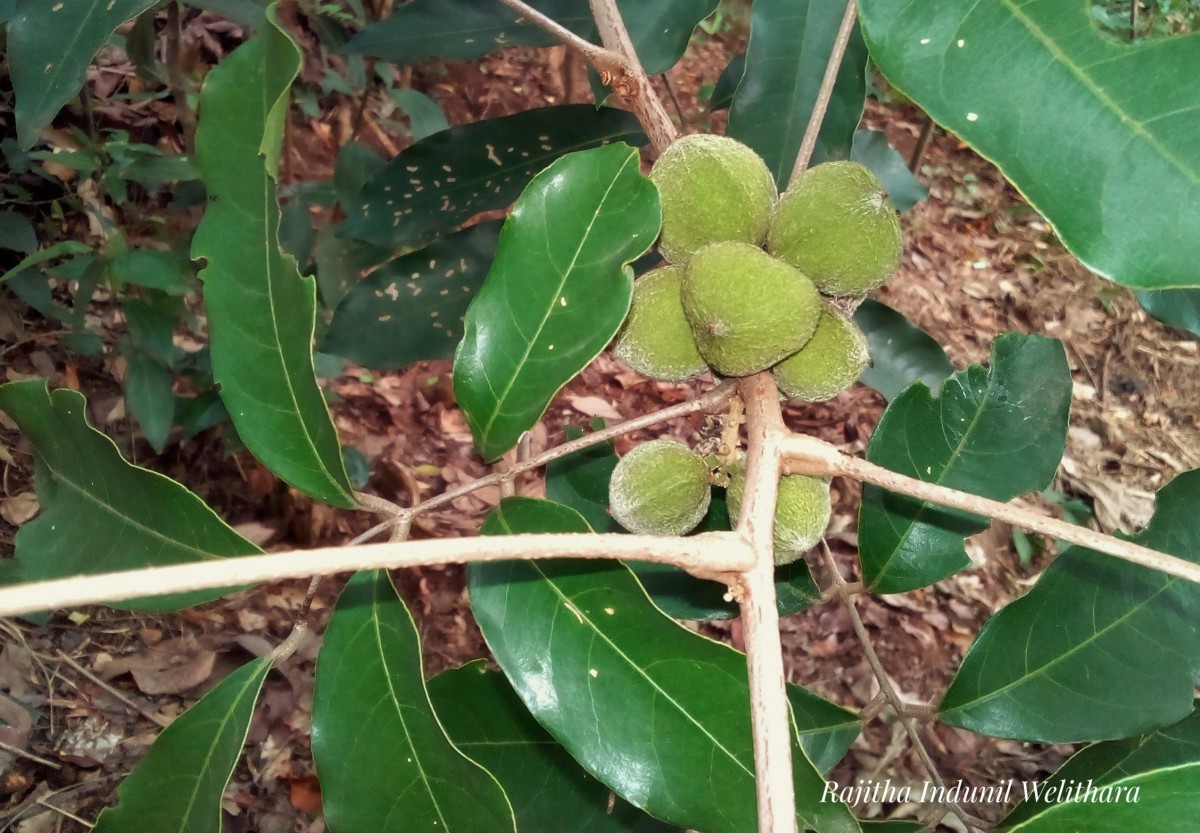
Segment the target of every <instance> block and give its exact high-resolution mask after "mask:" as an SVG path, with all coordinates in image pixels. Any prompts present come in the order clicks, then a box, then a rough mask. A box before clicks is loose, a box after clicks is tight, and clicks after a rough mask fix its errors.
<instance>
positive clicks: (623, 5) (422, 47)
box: [346, 0, 717, 75]
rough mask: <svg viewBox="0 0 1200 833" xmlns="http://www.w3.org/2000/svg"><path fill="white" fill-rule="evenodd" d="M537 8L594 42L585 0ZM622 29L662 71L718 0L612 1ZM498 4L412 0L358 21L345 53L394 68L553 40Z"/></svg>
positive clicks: (546, 0)
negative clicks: (380, 16) (370, 19)
mask: <svg viewBox="0 0 1200 833" xmlns="http://www.w3.org/2000/svg"><path fill="white" fill-rule="evenodd" d="M530 5H531V6H533V7H534V8H535V9H537V10H538V11H540V12H542V13H543V14H546V15H548V16H549V17H551V18H553V19H554V20H555V21H557V22H558V23H560V24H562V25H563V26H566V27H567V28H568V29H570V30H571V31H573V32H575V33H576V34H577V35H580V36H581V37H584V38H589V39H592V40H595V26H594V24H593V22H592V15H591V12H590V11H589V9H588V4H587V2H586V0H533V2H531V3H530ZM617 6H618V7H619V9H620V11H621V13H622V16H623V17H624V19H625V22H626V25H627V26H628V28H629V35H630V37H631V38H632V40H633V44H634V47H635V49H636V50H637V53H638V58H639V59H640V60H641V63H642V66H643V67H645V69H646V72H648V73H649V74H651V75H657V74H658V73H661V72H666V71H667V70H668V69H670V68H671V67H672V66H674V65H675V62H676V61H678V60H679V59H680V58H681V57H683V53H684V51H685V50H686V49H687V44H688V40H689V39H690V37H691V35H692V30H693V29H695V28H696V24H697V23H699V22H700V21H701V20H703V19H704V18H706V17H708V16H709V15H710V14H712V13H713V11H714V10H715V9H716V8H717V0H618V2H617ZM518 19H519V16H518V15H517V13H516V12H513V11H512V10H510V9H508V8H506V7H505V6H502V5H500V4H498V3H480V2H477V0H415V2H412V3H408V4H406V5H404V6H399V7H397V8H396V9H395V10H394V11H393V12H392V14H391V16H389V17H387V18H386V19H384V20H381V21H380V22H378V23H373V24H371V25H369V26H367V27H365V28H364V29H363V30H362V31H361V32H359V34H358V35H357V36H355V38H354V39H353V40H352V41H350V44H349V45H348V46H347V47H346V51H347V52H350V53H355V54H360V55H373V56H375V57H377V58H383V59H384V60H386V61H390V62H392V63H394V64H400V65H401V66H403V65H406V64H412V63H415V62H417V61H420V60H422V59H425V58H442V59H445V60H456V61H465V60H471V59H474V58H479V57H482V56H483V55H486V54H487V53H489V52H491V51H493V50H496V49H501V48H503V47H506V46H517V45H520V46H552V45H554V44H555V43H557V42H558V41H557V40H556V39H555V37H554V36H553V35H550V34H548V33H547V32H546V31H544V30H543V29H541V28H540V27H538V26H535V25H533V24H531V23H528V22H524V21H522V22H518Z"/></svg>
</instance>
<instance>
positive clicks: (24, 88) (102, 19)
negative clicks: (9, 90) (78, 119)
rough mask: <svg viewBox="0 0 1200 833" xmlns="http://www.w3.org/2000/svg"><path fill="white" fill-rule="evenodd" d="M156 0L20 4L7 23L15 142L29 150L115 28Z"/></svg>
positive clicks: (35, 0) (28, 0)
mask: <svg viewBox="0 0 1200 833" xmlns="http://www.w3.org/2000/svg"><path fill="white" fill-rule="evenodd" d="M155 2H157V0H106V2H103V3H98V2H90V0H61V2H49V0H20V2H19V3H18V4H17V13H16V16H15V17H13V19H12V20H11V21H9V24H8V66H9V70H10V71H11V73H12V85H13V91H14V92H15V93H16V97H17V101H16V106H15V107H14V115H15V116H16V120H17V139H18V141H19V142H20V145H21V148H22V149H24V150H28V149H29V148H31V147H33V145H34V144H35V143H36V142H37V140H38V136H39V135H40V134H41V132H42V129H43V128H45V127H46V126H47V125H49V124H50V122H51V121H52V120H53V119H54V116H55V114H57V113H58V111H59V109H60V108H61V107H62V106H63V105H64V104H66V103H67V102H68V101H70V100H71V98H72V96H74V95H75V94H76V93H77V92H79V89H80V88H81V87H82V86H83V82H84V78H85V76H86V75H87V68H88V64H90V63H91V62H92V58H94V57H95V56H96V53H97V52H99V51H100V47H102V46H103V45H104V43H105V41H107V40H108V39H109V37H111V36H112V33H113V32H115V31H116V29H117V27H118V26H120V25H121V24H122V23H124V22H125V21H126V20H129V19H130V18H132V17H137V16H138V15H139V14H141V13H142V12H144V11H145V10H146V9H148V8H150V7H151V6H153V5H154V4H155Z"/></svg>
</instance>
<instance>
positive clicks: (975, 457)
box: [858, 333, 1071, 593]
mask: <svg viewBox="0 0 1200 833" xmlns="http://www.w3.org/2000/svg"><path fill="white" fill-rule="evenodd" d="M1070 408H1071V370H1070V368H1069V367H1067V355H1066V352H1065V351H1064V350H1063V346H1062V342H1060V341H1058V340H1057V339H1049V338H1044V337H1042V336H1026V335H1020V334H1018V333H1007V334H1005V335H1002V336H1000V337H999V338H997V339H996V340H995V342H993V344H992V360H991V367H990V369H989V370H984V369H983V368H982V367H980V366H979V365H972V366H971V367H969V368H967V369H966V370H963V371H960V372H958V373H955V374H954V375H953V376H951V377H950V378H949V379H947V380H946V381H945V382H944V383H943V384H942V387H941V391H940V393H939V395H938V397H937V398H936V399H935V398H934V397H933V394H932V393H931V392H930V390H929V388H927V387H925V386H924V385H910V386H909V387H908V388H906V389H905V391H904V392H903V393H902V394H900V395H899V396H898V397H896V398H895V399H894V400H892V404H890V405H889V406H888V408H887V410H886V411H884V414H883V418H882V419H880V420H879V425H878V426H876V428H875V433H874V434H873V435H872V436H871V443H870V445H869V446H868V447H867V459H868V460H870V461H871V462H873V463H877V464H879V465H881V466H883V467H884V468H887V469H891V470H892V471H897V472H900V473H901V474H907V475H908V476H910V477H915V478H917V479H919V480H924V481H926V482H928V483H938V484H940V485H942V486H948V487H950V488H952V489H959V490H961V491H964V492H970V493H972V494H976V495H982V496H983V497H988V498H992V499H993V500H1011V499H1012V498H1014V497H1016V496H1017V495H1023V494H1025V493H1027V492H1032V491H1035V490H1037V489H1044V488H1045V487H1046V486H1047V485H1049V483H1050V479H1051V478H1052V477H1053V476H1054V472H1055V471H1056V470H1057V468H1058V463H1059V461H1060V460H1061V459H1062V454H1063V449H1064V448H1065V447H1066V441H1067V417H1068V414H1069V411H1070ZM862 494H863V498H862V508H861V509H860V510H859V515H858V545H859V552H860V555H861V558H862V566H863V580H864V581H866V582H867V584H868V585H870V586H871V587H872V588H873V589H874V590H876V591H877V592H879V593H902V592H904V591H906V590H913V589H915V588H917V587H924V586H925V585H928V584H932V583H933V582H935V581H939V580H941V579H943V578H945V577H946V576H949V575H952V574H953V573H956V572H958V571H959V570H961V569H962V568H963V567H966V566H967V565H968V564H969V563H970V560H969V559H968V558H967V553H966V549H965V548H964V546H963V539H964V538H965V537H966V536H967V535H973V534H974V533H976V532H980V531H982V530H984V529H987V527H988V521H987V519H986V518H981V517H979V516H977V515H971V514H968V513H964V512H959V511H956V510H950V509H944V508H941V507H938V506H936V505H934V504H931V503H926V502H924V501H921V500H917V499H915V498H911V497H906V496H903V495H898V494H894V493H892V492H888V491H885V490H883V489H880V488H878V487H876V486H870V485H866V484H864V485H863V492H862Z"/></svg>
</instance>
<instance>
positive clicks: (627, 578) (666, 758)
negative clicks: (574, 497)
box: [468, 498, 858, 833]
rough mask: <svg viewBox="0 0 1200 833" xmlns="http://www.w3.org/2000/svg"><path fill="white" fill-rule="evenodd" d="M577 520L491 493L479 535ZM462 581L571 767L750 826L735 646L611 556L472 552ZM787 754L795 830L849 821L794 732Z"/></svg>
mask: <svg viewBox="0 0 1200 833" xmlns="http://www.w3.org/2000/svg"><path fill="white" fill-rule="evenodd" d="M586 529H587V524H586V522H585V521H584V520H583V518H582V516H580V515H578V513H575V512H573V511H572V510H570V509H568V508H566V507H562V506H558V505H556V504H553V503H550V502H549V501H538V500H534V499H532V498H508V499H506V500H504V501H502V502H501V504H500V506H499V507H497V508H496V509H495V510H493V511H492V513H491V514H490V515H489V516H488V518H487V520H486V521H485V523H484V527H483V531H484V532H485V533H487V534H508V533H514V532H567V531H585V530H586ZM468 587H469V590H470V595H471V608H472V611H473V612H474V613H475V617H476V620H477V621H478V622H479V626H480V628H481V629H482V630H483V634H484V638H485V639H486V640H487V642H488V646H489V647H490V648H491V649H492V653H493V655H494V656H495V657H496V661H497V662H498V663H499V664H500V667H501V668H502V669H504V673H505V674H506V675H508V678H509V680H510V681H511V682H512V683H513V687H514V688H515V689H516V691H517V693H518V694H519V695H520V697H521V699H522V700H523V701H524V702H525V705H526V707H527V708H529V710H530V711H531V712H532V713H533V716H534V717H536V718H537V720H538V722H539V723H541V724H542V725H543V726H545V727H546V729H547V730H549V732H550V733H551V734H552V735H554V736H555V738H557V739H558V741H559V742H560V743H562V744H563V746H565V747H566V748H567V750H568V751H569V752H570V753H571V755H572V757H574V758H575V760H577V761H579V763H581V764H582V765H583V767H584V768H585V769H587V770H588V771H589V772H591V773H592V774H593V775H594V776H596V777H597V778H599V779H600V780H601V781H603V782H604V783H606V784H608V785H609V786H610V787H612V788H613V790H615V791H616V792H617V794H618V795H620V796H621V797H622V798H624V799H626V800H627V801H629V802H630V803H632V804H634V805H636V806H638V807H641V808H642V809H643V810H645V811H646V812H648V813H650V814H651V815H653V816H655V817H656V818H660V819H662V820H664V821H666V822H668V823H670V824H674V825H678V826H680V827H687V828H695V829H699V830H703V831H706V833H744V831H746V830H753V829H755V825H756V809H755V787H754V761H753V752H752V748H751V735H750V714H749V705H750V698H749V689H748V682H747V678H746V665H745V657H744V656H743V655H741V654H739V653H738V652H736V651H734V650H733V649H732V648H729V647H728V646H726V645H722V644H720V643H717V642H714V641H712V640H710V639H707V638H705V637H703V636H700V635H699V634H696V633H694V632H692V631H690V630H688V629H686V628H684V627H682V626H680V625H678V624H677V623H676V622H674V620H672V619H670V618H669V617H667V616H665V615H664V614H663V613H662V612H661V611H659V610H658V609H657V608H655V607H654V605H653V604H652V603H651V602H650V600H649V598H648V597H647V596H646V593H645V591H643V590H642V588H641V586H640V585H639V584H638V583H637V581H636V580H635V579H634V577H633V575H632V573H630V572H629V570H628V569H627V568H625V567H623V566H621V565H619V564H606V563H598V562H580V561H560V560H547V561H507V562H495V563H486V564H483V563H477V564H472V565H470V567H469V569H468ZM839 711H840V710H839ZM792 728H793V732H795V724H793V727H792ZM842 728H844V727H842ZM793 758H794V763H795V784H796V795H797V819H798V821H799V823H800V826H801V829H806V828H812V829H814V830H818V831H841V830H846V831H855V830H857V829H858V825H857V823H856V822H855V820H854V818H853V816H851V815H850V813H849V811H848V810H847V809H846V807H845V806H844V805H842V804H839V803H836V802H826V803H822V802H821V801H820V800H819V799H820V797H821V792H822V789H823V787H824V783H823V781H822V779H821V776H820V775H819V774H818V772H817V770H816V769H815V768H814V767H813V764H812V763H811V761H810V760H809V759H808V757H807V756H806V755H805V754H804V753H803V752H802V751H801V748H800V746H799V745H798V744H797V745H796V746H794V747H793Z"/></svg>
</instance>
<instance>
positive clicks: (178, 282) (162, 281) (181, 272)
mask: <svg viewBox="0 0 1200 833" xmlns="http://www.w3.org/2000/svg"><path fill="white" fill-rule="evenodd" d="M191 274H192V270H191V268H190V267H189V266H188V264H187V263H186V261H183V260H181V259H180V258H178V257H176V256H175V255H173V254H170V253H169V252H159V251H155V250H153V249H131V250H130V251H127V252H124V253H122V254H119V255H117V256H116V257H114V258H113V259H112V260H110V261H109V262H108V275H109V279H110V280H114V281H118V282H120V283H122V284H133V285H135V286H144V287H146V288H147V289H157V290H159V291H160V292H165V293H167V294H168V295H185V294H187V291H188V289H190V288H191V287H190V286H189V285H188V278H190V277H191Z"/></svg>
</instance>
